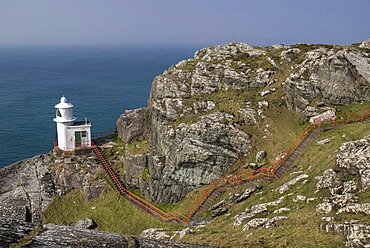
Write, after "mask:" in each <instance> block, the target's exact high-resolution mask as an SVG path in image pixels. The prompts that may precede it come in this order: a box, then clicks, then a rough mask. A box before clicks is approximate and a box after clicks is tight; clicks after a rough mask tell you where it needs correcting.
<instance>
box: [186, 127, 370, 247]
mask: <svg viewBox="0 0 370 248" xmlns="http://www.w3.org/2000/svg"><path fill="white" fill-rule="evenodd" d="M369 134H370V124H369V123H366V124H362V123H356V124H350V125H348V126H346V127H343V128H339V129H334V130H329V131H326V132H322V133H321V134H320V135H319V136H318V137H317V138H316V139H315V140H314V141H313V142H312V144H311V145H310V146H309V147H308V148H307V150H306V151H305V152H304V153H303V154H302V156H301V157H299V158H298V159H297V160H296V161H295V163H294V165H293V167H292V168H291V170H290V172H291V171H298V170H304V171H305V173H306V174H308V175H309V178H308V182H307V183H306V184H305V185H302V184H301V183H300V182H299V183H297V184H296V185H295V186H293V187H291V188H290V189H289V190H288V191H287V192H285V193H284V194H283V195H286V194H288V193H294V195H293V196H289V197H287V198H286V199H285V200H284V201H283V202H282V203H281V204H280V205H278V206H276V207H269V208H268V214H266V213H263V214H260V216H258V217H273V216H274V215H273V214H271V213H272V212H273V211H274V210H275V209H277V208H281V207H288V208H291V209H292V211H290V212H287V213H284V215H287V216H288V219H287V220H284V221H282V222H280V224H279V225H278V226H277V227H275V228H273V229H258V230H253V231H251V232H243V231H242V228H243V225H244V224H246V223H247V221H245V222H243V224H242V225H241V226H239V227H237V228H234V227H233V221H234V219H233V217H234V216H235V215H236V214H238V213H240V212H242V211H244V209H245V208H247V207H248V208H250V207H251V206H253V205H256V204H259V203H264V202H269V201H273V200H276V199H277V198H279V197H280V196H281V195H280V194H279V193H277V192H275V191H273V190H274V189H276V188H277V187H279V186H281V185H282V184H284V183H286V182H287V181H289V180H291V179H292V178H294V177H296V176H297V175H290V174H289V172H288V173H287V174H286V175H285V176H284V177H283V178H282V179H280V180H279V181H274V182H272V183H265V184H264V185H263V188H262V189H260V190H258V191H257V192H262V194H258V195H257V194H254V195H252V196H251V197H250V198H249V199H248V200H246V201H244V202H242V203H239V204H235V205H233V206H232V207H231V208H230V209H229V212H228V213H230V215H229V216H226V215H224V216H221V217H218V218H216V219H214V221H213V222H212V224H210V225H207V226H206V227H205V228H203V229H199V230H197V231H195V232H194V233H193V234H191V235H187V236H185V238H184V239H182V241H186V242H192V243H199V244H202V243H210V244H213V245H217V246H219V247H343V237H342V236H341V235H340V234H335V235H334V234H328V233H324V232H321V231H320V230H319V225H320V223H321V217H322V215H318V214H316V212H315V207H316V205H317V204H318V203H320V202H322V199H317V200H315V201H313V202H310V203H309V204H307V203H305V202H298V203H294V202H292V199H293V197H295V195H297V194H300V195H304V196H307V197H325V196H328V195H329V192H327V191H325V190H321V191H320V192H319V193H317V194H315V193H314V191H315V189H316V180H315V179H314V177H315V176H318V175H322V173H323V172H324V170H326V169H329V168H333V166H334V163H335V152H336V150H337V149H338V148H339V147H340V145H341V144H342V143H344V142H347V141H351V140H357V139H360V138H362V137H364V136H366V135H369ZM329 137H330V138H331V139H332V141H331V142H330V143H329V144H326V145H323V146H317V145H316V142H317V141H318V140H321V139H325V138H329ZM242 190H243V189H242V188H237V189H230V190H228V191H226V192H224V193H223V194H222V195H221V196H220V197H219V198H218V199H216V200H215V202H214V203H217V202H218V201H220V200H222V199H225V198H227V197H229V195H230V194H232V193H240V192H242ZM369 192H370V191H365V192H362V193H360V194H359V199H360V202H369V197H370V193H369ZM334 215H335V214H333V216H334ZM336 216H337V218H338V221H339V222H342V223H343V221H348V220H351V219H354V218H355V219H358V220H360V223H364V224H369V220H368V218H367V216H365V215H361V214H357V215H355V217H354V215H351V214H341V215H339V216H338V215H336ZM249 233H252V234H251V235H250V236H248V237H246V235H247V234H249Z"/></svg>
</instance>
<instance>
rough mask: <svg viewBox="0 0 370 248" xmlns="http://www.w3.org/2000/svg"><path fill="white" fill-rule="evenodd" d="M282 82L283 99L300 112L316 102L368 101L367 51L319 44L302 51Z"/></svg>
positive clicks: (369, 60)
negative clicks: (314, 47)
mask: <svg viewBox="0 0 370 248" xmlns="http://www.w3.org/2000/svg"><path fill="white" fill-rule="evenodd" d="M301 53H302V55H301V56H303V57H304V61H303V62H302V63H300V64H297V65H295V67H294V70H295V71H296V72H295V73H292V74H291V75H290V76H289V77H288V78H287V80H286V81H285V85H284V90H285V92H286V102H287V105H288V107H289V108H291V109H292V110H294V111H299V112H300V111H303V110H305V109H306V108H307V107H308V106H312V105H315V103H317V102H324V103H326V104H350V103H355V102H359V101H362V100H370V56H369V51H367V52H366V51H363V50H359V49H355V48H351V49H338V48H336V47H331V48H328V47H319V48H317V49H314V50H310V51H308V52H306V53H304V52H303V51H301Z"/></svg>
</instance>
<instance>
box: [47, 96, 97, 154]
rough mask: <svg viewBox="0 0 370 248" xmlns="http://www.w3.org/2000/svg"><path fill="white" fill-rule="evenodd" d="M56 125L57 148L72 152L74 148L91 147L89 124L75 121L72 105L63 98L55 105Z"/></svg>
mask: <svg viewBox="0 0 370 248" xmlns="http://www.w3.org/2000/svg"><path fill="white" fill-rule="evenodd" d="M55 109H56V117H55V118H54V121H55V122H56V123H57V136H58V144H57V146H58V148H59V149H61V150H63V151H73V150H75V149H76V148H82V147H90V146H91V132H90V129H91V123H90V122H89V121H87V120H85V121H75V120H76V118H75V117H74V116H73V104H72V103H69V102H68V101H67V98H66V97H65V96H63V97H62V98H60V103H58V104H57V105H55Z"/></svg>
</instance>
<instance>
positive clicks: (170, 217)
mask: <svg viewBox="0 0 370 248" xmlns="http://www.w3.org/2000/svg"><path fill="white" fill-rule="evenodd" d="M91 146H92V147H93V150H94V152H95V154H96V155H97V156H98V158H99V160H100V161H101V162H102V164H103V166H104V169H105V171H106V172H107V174H108V175H109V177H110V178H111V179H112V181H113V183H114V184H115V186H116V187H117V188H118V190H119V191H120V193H121V194H122V195H123V196H125V197H126V198H127V199H128V200H130V201H131V202H133V203H134V204H135V205H137V206H138V207H140V208H142V209H143V210H145V211H147V212H149V213H150V214H152V215H154V216H156V217H158V218H159V219H161V220H162V221H166V222H168V221H175V222H177V223H180V224H183V225H188V224H189V218H187V217H186V216H184V215H182V214H181V213H179V212H178V211H173V212H170V213H166V212H164V211H163V210H161V209H159V208H157V207H156V206H154V205H153V204H151V203H150V202H148V201H146V200H145V199H143V198H140V197H139V196H137V195H135V194H133V193H132V192H130V191H128V190H127V189H126V188H125V187H124V186H123V183H122V182H121V180H120V179H119V177H118V176H117V174H116V173H115V172H114V171H113V169H112V167H111V166H110V165H109V163H108V162H107V160H106V159H105V158H104V156H103V154H102V153H101V151H100V150H99V148H98V147H97V146H96V145H95V143H94V142H92V144H91Z"/></svg>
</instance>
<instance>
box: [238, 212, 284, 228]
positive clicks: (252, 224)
mask: <svg viewBox="0 0 370 248" xmlns="http://www.w3.org/2000/svg"><path fill="white" fill-rule="evenodd" d="M287 218H288V217H286V216H275V217H272V218H271V219H270V218H255V219H252V220H250V221H249V222H248V223H247V224H245V225H244V227H243V231H248V230H249V229H251V228H253V229H256V228H272V227H274V226H275V225H276V224H277V222H278V221H281V220H285V219H287Z"/></svg>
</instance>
